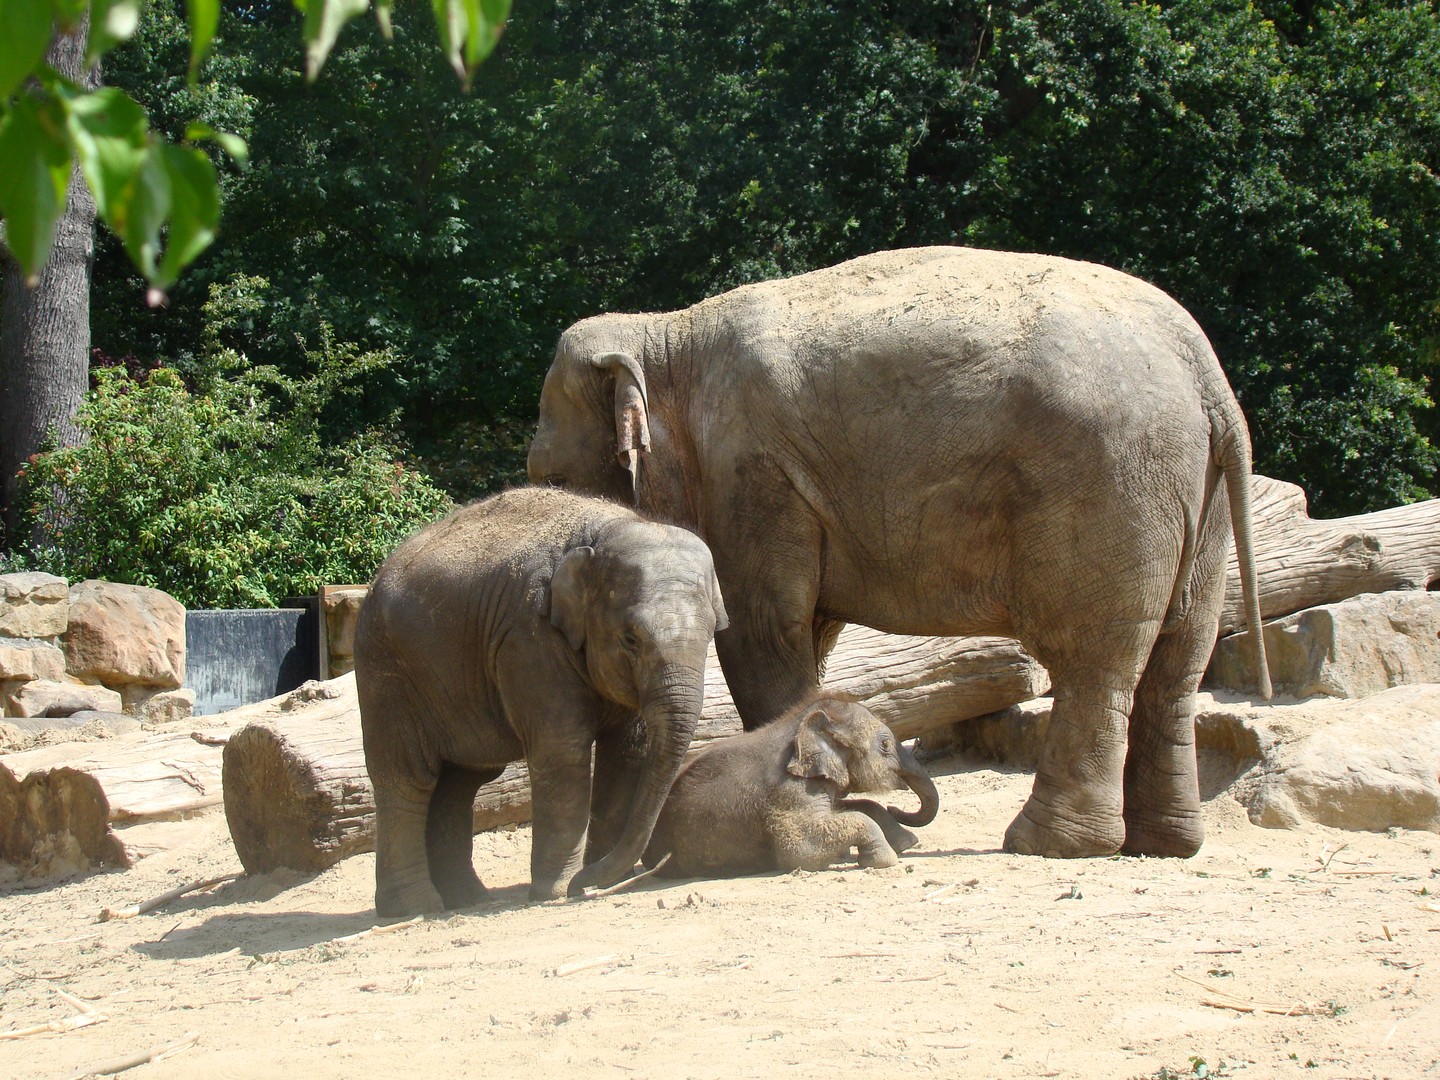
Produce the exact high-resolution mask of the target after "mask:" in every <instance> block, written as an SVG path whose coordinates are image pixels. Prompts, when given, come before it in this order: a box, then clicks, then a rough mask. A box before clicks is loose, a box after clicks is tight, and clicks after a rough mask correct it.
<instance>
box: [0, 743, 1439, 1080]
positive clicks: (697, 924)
mask: <svg viewBox="0 0 1440 1080" xmlns="http://www.w3.org/2000/svg"><path fill="white" fill-rule="evenodd" d="M934 771H935V772H936V775H937V778H938V782H939V785H940V790H941V795H942V799H943V800H944V801H943V803H942V808H941V812H940V817H939V819H938V820H937V821H936V822H935V823H934V824H933V825H931V826H929V827H928V828H926V829H923V830H920V834H921V838H922V845H921V847H920V848H919V849H918V850H916V851H913V852H911V853H909V854H908V855H907V856H906V857H905V858H904V859H903V860H902V862H901V865H900V866H898V867H895V868H893V869H889V870H859V869H857V868H855V867H853V866H852V867H849V868H837V869H835V870H831V871H826V872H823V873H798V874H791V875H772V876H762V877H750V878H741V879H734V880H723V881H720V880H706V881H691V882H681V883H664V884H658V885H657V884H653V880H654V879H651V880H650V881H646V882H644V883H641V884H639V885H637V886H636V887H635V888H634V889H632V890H630V891H627V892H622V893H618V894H616V895H613V896H610V897H606V898H602V899H598V900H590V901H579V902H558V903H552V904H540V905H531V904H528V903H526V902H525V899H524V893H525V884H526V880H527V859H528V855H529V832H528V830H526V829H523V828H522V829H515V830H512V831H508V832H499V833H492V834H487V835H482V836H479V837H477V838H476V863H477V866H478V868H479V870H480V873H481V876H482V878H484V880H485V881H486V883H487V884H489V885H490V886H491V887H492V889H493V890H494V891H493V893H492V900H491V902H490V903H488V904H487V905H485V906H482V907H479V908H475V909H470V910H466V911H463V912H458V913H454V914H452V915H449V916H447V917H441V918H434V919H429V920H425V921H420V922H415V923H411V924H402V925H399V926H398V927H397V928H396V929H393V930H391V931H388V932H384V933H372V934H365V935H364V936H360V937H357V938H353V939H351V940H345V939H346V938H347V937H348V936H350V935H355V934H359V933H361V932H362V931H365V930H367V929H368V928H370V927H371V926H373V925H374V924H375V917H374V913H373V910H372V909H371V900H370V898H371V889H372V883H373V877H372V875H373V871H374V863H373V859H372V857H371V856H360V857H357V858H353V859H350V860H348V861H347V862H345V863H342V864H341V865H339V866H336V867H333V868H332V869H330V870H328V871H326V872H324V873H322V874H319V875H318V876H314V877H306V876H302V875H297V874H273V875H269V876H265V877H259V878H252V879H242V880H239V881H236V882H232V883H230V884H226V885H222V886H220V887H219V888H216V889H214V890H213V891H212V892H209V893H205V894H199V895H194V896H190V897H186V898H184V899H181V900H177V901H174V902H172V903H170V904H168V905H166V906H165V907H163V908H161V909H159V910H157V911H155V912H153V913H150V914H145V915H141V916H139V917H137V918H130V919H123V920H115V921H107V922H99V921H97V916H98V915H99V913H100V912H101V910H102V909H103V908H106V907H112V908H118V907H122V906H124V905H127V904H134V903H138V902H140V901H144V900H147V899H150V898H151V897H153V896H155V895H157V894H159V893H161V892H163V891H165V890H166V889H169V888H172V887H174V886H175V885H177V884H180V883H182V882H186V881H191V880H195V879H200V878H208V877H211V876H216V875H220V874H225V873H228V872H232V871H238V870H239V863H238V861H237V859H236V857H235V854H234V851H233V848H232V847H231V845H230V842H229V837H228V834H227V832H226V829H225V821H224V816H223V814H222V813H221V812H219V811H218V810H217V811H213V812H208V813H206V814H204V815H201V816H199V817H196V818H194V819H192V820H190V821H186V822H180V823H173V824H166V825H164V826H147V828H150V829H157V828H161V829H164V830H165V836H164V838H163V839H164V843H166V844H169V845H173V846H170V847H169V848H168V849H167V850H164V851H161V852H158V853H156V854H154V855H152V856H150V857H148V858H146V859H144V860H142V861H141V862H140V863H139V864H138V865H137V866H136V867H134V868H133V869H131V870H129V871H125V872H116V873H106V874H99V875H94V876H91V877H88V878H84V879H80V880H75V881H71V882H68V883H65V884H62V885H59V886H54V887H51V888H48V889H44V890H25V889H17V888H13V887H11V888H9V889H4V888H0V1077H7V1078H8V1077H46V1078H48V1077H69V1076H72V1075H75V1074H77V1073H78V1074H83V1073H85V1072H86V1071H87V1070H92V1071H93V1070H96V1069H98V1068H99V1067H101V1066H111V1067H113V1066H114V1065H118V1064H121V1063H122V1061H123V1059H127V1058H133V1057H134V1056H135V1055H137V1054H143V1053H145V1052H148V1051H151V1050H153V1049H155V1048H157V1047H164V1046H166V1045H168V1044H173V1043H180V1044H181V1046H182V1048H181V1049H179V1050H177V1052H175V1053H174V1054H173V1055H172V1056H170V1057H168V1058H165V1059H163V1060H161V1061H158V1062H150V1063H148V1064H144V1065H141V1066H138V1067H136V1068H135V1069H134V1071H131V1072H127V1073H125V1074H124V1075H126V1076H127V1077H134V1078H136V1080H141V1078H143V1080H152V1078H153V1080H160V1078H176V1077H186V1078H189V1077H201V1076H203V1077H205V1078H207V1080H211V1078H226V1077H274V1076H284V1075H293V1076H295V1077H302V1076H303V1077H305V1078H307V1080H309V1078H313V1077H365V1076H394V1077H410V1076H416V1077H428V1076H439V1075H447V1076H469V1077H496V1076H523V1077H529V1076H547V1077H548V1076H554V1077H567V1076H571V1075H575V1074H578V1073H583V1074H585V1075H587V1076H597V1077H607V1076H615V1077H725V1078H733V1077H774V1076H779V1077H786V1076H796V1077H828V1076H840V1075H845V1076H847V1077H849V1076H856V1075H860V1076H867V1077H892V1076H910V1075H935V1076H964V1077H971V1076H974V1077H1051V1076H1065V1077H1072V1076H1073V1077H1087V1078H1089V1077H1105V1078H1110V1077H1120V1078H1129V1077H1182V1076H1183V1077H1192V1076H1193V1077H1204V1076H1207V1075H1208V1076H1245V1077H1256V1078H1259V1077H1272V1076H1274V1077H1284V1076H1294V1077H1297V1078H1307V1080H1308V1078H1311V1077H1317V1078H1318V1077H1425V1076H1440V982H1437V980H1440V895H1437V894H1440V836H1436V835H1434V834H1430V833H1414V832H1398V831H1397V832H1392V833H1391V834H1370V833H1341V832H1337V831H1334V830H1329V829H1324V828H1319V827H1315V828H1311V829H1308V830H1305V831H1296V832H1277V831H1268V830H1264V829H1260V828H1257V827H1255V826H1252V825H1251V824H1250V823H1249V822H1248V821H1247V820H1246V818H1245V816H1244V814H1243V812H1242V811H1241V810H1240V808H1239V807H1238V805H1236V804H1235V803H1233V802H1231V801H1230V800H1228V799H1227V798H1226V797H1223V796H1222V797H1221V798H1219V799H1217V800H1215V801H1213V802H1212V803H1211V804H1210V805H1209V808H1208V811H1207V815H1208V826H1209V839H1208V840H1207V842H1206V845H1205V848H1204V850H1203V851H1202V852H1201V854H1200V855H1199V856H1197V857H1196V858H1194V859H1191V860H1188V861H1176V860H1155V859H1135V858H1114V859H1096V860H1085V861H1077V862H1052V861H1046V860H1041V859H1034V858H1023V857H1017V856H1011V855H1005V854H1002V853H1000V852H999V851H998V850H997V845H998V842H999V839H1000V836H1001V834H1002V832H1003V830H1004V827H1005V825H1006V823H1007V822H1008V821H1009V819H1010V818H1011V816H1013V814H1014V813H1015V811H1016V810H1017V809H1018V808H1019V806H1020V804H1021V803H1022V802H1023V801H1024V797H1025V793H1026V791H1027V790H1028V786H1029V777H1028V776H1026V775H1024V774H1019V773H1009V772H997V771H993V770H989V769H978V770H971V769H969V768H968V767H967V766H966V765H965V764H963V763H962V762H959V761H955V760H950V761H945V762H941V763H938V764H937V765H936V766H934ZM131 839H132V840H136V839H137V837H131ZM81 1008H83V1009H88V1010H90V1011H91V1012H93V1013H95V1014H98V1017H97V1016H91V1017H85V1016H82V1014H81V1013H80V1012H79V1009H81ZM75 1017H80V1018H81V1019H82V1020H83V1019H90V1020H92V1021H95V1022H92V1023H89V1024H86V1025H85V1026H82V1027H78V1028H75V1029H74V1030H67V1031H63V1032H55V1033H44V1034H32V1035H27V1036H24V1037H20V1038H5V1035H6V1033H11V1032H16V1031H22V1030H24V1029H28V1028H32V1027H34V1026H36V1025H43V1024H47V1023H50V1022H52V1021H53V1022H66V1021H67V1020H70V1019H71V1018H75ZM187 1040H193V1041H188V1042H187Z"/></svg>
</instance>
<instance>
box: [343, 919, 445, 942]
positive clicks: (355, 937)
mask: <svg viewBox="0 0 1440 1080" xmlns="http://www.w3.org/2000/svg"><path fill="white" fill-rule="evenodd" d="M424 921H425V916H424V915H416V916H415V917H414V918H413V919H406V920H405V921H404V922H392V923H385V924H383V925H380V926H372V927H370V929H369V930H361V931H360V932H359V933H355V934H346V935H345V936H344V937H337V938H331V939H330V941H329V944H331V945H339V944H342V943H343V942H347V941H359V940H360V939H361V938H367V937H374V936H375V935H376V934H393V933H395V932H396V931H397V930H404V929H405V928H407V927H410V926H414V925H415V924H416V923H419V922H424Z"/></svg>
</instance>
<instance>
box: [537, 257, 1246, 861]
mask: <svg viewBox="0 0 1440 1080" xmlns="http://www.w3.org/2000/svg"><path fill="white" fill-rule="evenodd" d="M529 472H530V477H531V479H532V480H534V481H536V482H537V483H550V484H558V485H565V486H569V487H572V488H574V489H576V490H580V491H589V492H598V493H604V494H608V495H611V496H613V497H615V498H617V499H625V498H633V499H634V500H635V501H636V503H637V505H639V506H640V507H641V508H642V509H644V510H646V511H648V512H651V513H655V514H657V515H660V516H664V517H666V518H667V519H668V520H673V521H675V522H676V523H677V524H681V525H685V526H688V527H690V528H693V529H695V530H696V531H697V532H698V533H699V534H700V535H701V536H703V537H704V538H705V540H706V541H707V542H708V543H709V545H710V548H711V550H712V552H714V555H715V565H716V570H717V572H718V574H719V576H720V583H721V586H722V588H723V589H724V590H725V595H726V597H727V598H728V601H729V607H730V616H731V626H730V629H729V630H727V631H726V632H725V633H723V634H720V635H718V636H717V638H716V649H717V651H718V653H719V656H720V662H721V665H722V667H723V668H724V671H725V676H726V680H727V682H728V683H729V685H730V688H731V691H732V693H733V694H734V698H735V703H736V705H737V707H738V708H739V710H740V715H741V717H742V719H743V721H744V723H745V725H746V726H747V727H755V726H758V725H759V724H762V723H764V722H765V721H766V720H768V719H770V718H773V717H775V716H779V715H780V714H782V713H783V712H784V711H785V710H786V709H788V708H789V707H790V706H792V705H793V704H795V703H796V702H798V701H801V700H803V699H804V698H805V697H806V695H807V694H809V693H811V692H813V690H814V689H815V687H816V685H817V682H818V675H819V672H820V670H821V666H822V664H823V661H824V657H825V655H826V654H827V653H828V651H829V649H830V647H831V646H832V645H833V644H834V641H835V636H836V634H837V633H838V632H839V629H840V627H841V626H842V625H843V624H844V623H846V622H859V623H864V624H866V625H868V626H872V627H874V628H876V629H878V630H883V631H888V632H893V633H906V634H922V635H950V634H1002V635H1008V636H1012V637H1016V638H1019V639H1020V641H1021V642H1022V643H1023V644H1024V646H1025V647H1026V649H1027V650H1028V651H1029V652H1030V653H1031V654H1032V655H1033V656H1035V657H1036V659H1038V660H1039V661H1040V662H1041V663H1043V664H1044V665H1045V666H1046V667H1047V668H1048V669H1049V671H1050V675H1051V678H1052V682H1053V685H1054V694H1055V705H1054V713H1053V716H1054V722H1052V723H1051V725H1050V728H1049V735H1048V737H1047V739H1048V741H1047V743H1046V745H1045V747H1044V748H1043V750H1042V753H1041V756H1040V764H1039V769H1038V771H1037V774H1036V778H1035V785H1034V788H1033V790H1032V792H1031V795H1030V798H1029V799H1028V801H1027V802H1026V804H1025V806H1024V808H1023V809H1022V810H1021V812H1020V814H1019V815H1018V816H1017V817H1016V819H1015V820H1014V822H1012V824H1011V825H1010V827H1009V829H1008V831H1007V832H1006V835H1005V844H1006V847H1007V848H1008V849H1009V850H1011V851H1016V852H1025V853H1032V854H1043V855H1050V856H1086V855H1104V854H1108V853H1113V852H1115V851H1116V850H1119V849H1121V848H1122V847H1123V848H1124V849H1125V850H1126V851H1130V852H1137V853H1147V854H1152V855H1190V854H1193V853H1194V852H1195V851H1196V850H1198V848H1199V846H1200V843H1201V841H1202V839H1203V829H1202V824H1201V819H1200V803H1199V792H1198V784H1197V780H1196V761H1195V747H1194V725H1193V722H1192V714H1193V702H1194V692H1195V690H1196V688H1197V686H1198V685H1199V681H1200V676H1201V674H1202V672H1203V670H1204V667H1205V664H1206V661H1207V659H1208V657H1209V655H1210V650H1211V647H1212V645H1213V642H1214V639H1215V632H1216V626H1217V624H1218V618H1219V612H1220V608H1221V604H1222V600H1223V593H1224V578H1225V561H1226V551H1227V545H1228V541H1229V532H1230V528H1229V526H1230V520H1231V519H1233V520H1234V522H1235V525H1236V528H1235V538H1236V541H1237V550H1238V551H1239V554H1240V566H1241V575H1242V582H1243V585H1244V588H1245V595H1246V599H1247V608H1248V611H1249V615H1250V625H1251V627H1252V631H1253V628H1254V627H1256V626H1258V624H1259V608H1258V603H1257V600H1256V592H1255V568H1254V557H1253V552H1252V550H1251V545H1250V509H1249V502H1250V485H1249V473H1250V444H1249V435H1248V432H1247V430H1246V427H1245V420H1244V417H1243V416H1242V415H1241V412H1240V408H1239V406H1238V404H1237V403H1236V401H1235V397H1234V395H1233V394H1232V392H1231V390H1230V387H1229V385H1228V384H1227V382H1226V380H1225V376H1224V373H1223V372H1222V371H1221V369H1220V365H1219V362H1218V361H1217V360H1216V358H1215V354H1214V352H1213V351H1212V349H1211V348H1210V345H1209V343H1208V342H1207V341H1206V339H1205V336H1204V334H1203V333H1202V332H1201V330H1200V328H1199V327H1198V326H1197V325H1196V324H1195V322H1194V320H1193V319H1191V318H1190V316H1189V315H1188V314H1186V312H1185V311H1184V310H1183V309H1182V308H1181V307H1180V306H1179V305H1178V304H1176V303H1175V302H1174V301H1173V300H1171V299H1170V298H1169V297H1167V296H1166V295H1165V294H1164V293H1162V292H1160V291H1159V290H1157V289H1155V288H1152V287H1151V286H1149V285H1146V284H1145V283H1143V282H1141V281H1138V280H1136V279H1134V278H1131V277H1128V276H1126V275H1124V274H1121V273H1118V272H1116V271H1113V270H1108V269H1105V268H1104V267H1100V266H1095V265H1091V264H1088V263H1079V262H1073V261H1069V260H1065V259H1058V258H1052V257H1048V256H1040V255H1019V254H1010V253H1002V252H989V251H978V250H971V249H964V248H920V249H913V250H906V251H897V252H884V253H881V254H877V255H872V256H866V257H864V258H860V259H855V260H853V261H851V262H848V263H844V264H841V265H840V266H836V267H832V268H830V269H828V270H820V271H816V272H814V273H811V274H805V275H802V276H800V277H795V278H791V279H788V280H782V281H771V282H766V283H762V284H759V285H753V286H747V287H745V288H741V289H736V290H734V291H733V292H728V293H724V294H722V295H720V296H717V297H714V298H712V299H710V300H706V301H704V302H702V303H699V304H697V305H695V306H694V307H691V308H687V309H685V310H683V311H677V312H672V313H669V314H657V315H604V316H599V317H596V318H592V319H586V320H585V321H583V322H580V323H577V324H576V325H575V326H573V327H571V328H570V329H569V330H568V331H566V332H565V334H564V335H563V336H562V337H561V339H560V343H559V347H558V348H557V350H556V354H555V359H554V362H553V363H552V365H551V368H550V372H549V374H548V375H547V377H546V380H545V387H544V391H543V393H542V396H541V399H540V423H539V428H538V430H537V432H536V436H535V439H534V442H533V443H532V445H531V449H530V457H529ZM1227 497H1228V498H1227ZM1251 636H1252V638H1253V639H1255V641H1256V644H1257V646H1258V645H1259V644H1260V642H1259V635H1258V634H1255V633H1253V632H1252V635H1251ZM1259 667H1260V670H1262V671H1263V670H1264V669H1265V667H1264V662H1263V657H1262V658H1261V663H1260V665H1259ZM1265 693H1267V695H1268V686H1267V687H1266V688H1265Z"/></svg>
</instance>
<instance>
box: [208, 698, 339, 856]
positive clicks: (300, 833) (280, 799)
mask: <svg viewBox="0 0 1440 1080" xmlns="http://www.w3.org/2000/svg"><path fill="white" fill-rule="evenodd" d="M220 783H221V790H222V791H223V792H224V798H225V820H226V822H227V823H228V824H229V826H230V837H231V839H232V840H233V841H234V843H235V852H236V854H238V855H239V856H240V864H241V865H242V866H244V867H245V872H246V873H247V874H267V873H269V872H270V871H272V870H277V869H279V868H281V867H289V868H291V869H294V870H301V871H305V872H313V871H319V870H324V869H326V868H327V867H329V866H333V865H334V864H335V863H336V862H338V861H339V860H340V859H341V858H342V857H343V855H344V854H349V853H350V852H342V851H341V850H340V849H341V846H342V845H341V843H340V839H341V838H340V837H338V836H337V835H336V831H335V823H336V820H337V817H338V816H339V815H338V813H337V808H336V807H335V806H333V805H332V802H333V800H332V799H331V798H330V797H329V795H328V793H327V792H326V791H325V790H324V788H323V786H322V785H321V784H320V783H319V782H318V781H317V778H316V776H315V774H314V770H313V769H312V767H311V764H310V762H309V761H307V760H306V759H305V758H304V757H303V756H302V755H299V754H296V753H294V752H292V751H291V748H290V747H289V745H288V744H287V743H286V741H285V739H284V737H283V736H282V735H281V734H280V733H279V732H277V731H276V730H274V729H273V728H271V727H269V726H268V725H266V724H263V723H250V724H247V725H245V726H244V727H243V728H241V729H240V730H239V731H237V732H236V733H235V734H234V735H232V736H230V740H229V742H227V743H226V745H225V751H224V756H223V758H222V764H221V781H220Z"/></svg>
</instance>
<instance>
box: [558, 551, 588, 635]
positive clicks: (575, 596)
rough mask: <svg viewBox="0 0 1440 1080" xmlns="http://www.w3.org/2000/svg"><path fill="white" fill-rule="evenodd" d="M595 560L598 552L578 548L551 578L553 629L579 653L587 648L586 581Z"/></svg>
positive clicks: (561, 563) (562, 561) (568, 554)
mask: <svg viewBox="0 0 1440 1080" xmlns="http://www.w3.org/2000/svg"><path fill="white" fill-rule="evenodd" d="M594 557H595V549H594V548H592V547H577V548H575V549H574V550H573V551H570V552H568V553H567V554H566V556H565V557H564V558H563V559H561V560H560V565H559V566H557V567H556V568H555V573H554V575H553V576H552V577H551V578H550V625H551V626H553V627H555V628H556V629H557V630H559V631H560V632H561V633H562V634H564V635H565V641H566V643H567V644H568V645H569V646H570V648H572V649H574V650H575V651H576V652H579V651H580V650H581V649H583V648H584V647H585V579H586V572H587V571H588V570H589V568H590V560H591V559H593V558H594Z"/></svg>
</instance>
